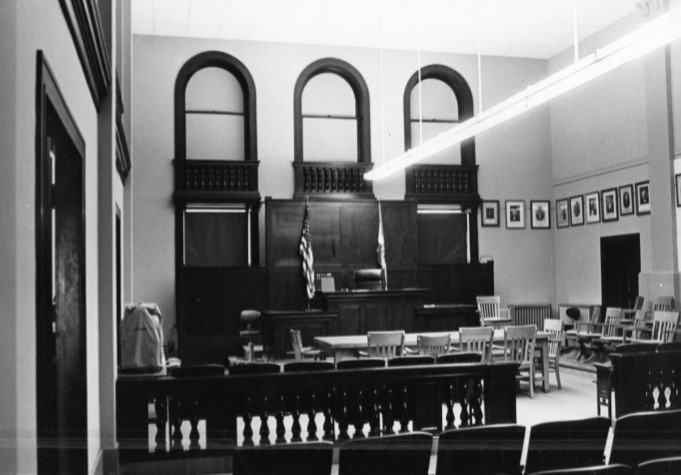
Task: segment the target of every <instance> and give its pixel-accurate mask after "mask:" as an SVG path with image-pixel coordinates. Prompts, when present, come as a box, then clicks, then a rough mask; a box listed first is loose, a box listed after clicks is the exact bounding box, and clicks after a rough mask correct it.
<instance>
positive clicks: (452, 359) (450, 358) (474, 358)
mask: <svg viewBox="0 0 681 475" xmlns="http://www.w3.org/2000/svg"><path fill="white" fill-rule="evenodd" d="M435 362H436V363H437V364H453V363H480V362H482V355H481V354H480V353H478V352H476V351H460V352H458V353H448V354H446V355H440V356H438V357H437V360H436V361H435Z"/></svg>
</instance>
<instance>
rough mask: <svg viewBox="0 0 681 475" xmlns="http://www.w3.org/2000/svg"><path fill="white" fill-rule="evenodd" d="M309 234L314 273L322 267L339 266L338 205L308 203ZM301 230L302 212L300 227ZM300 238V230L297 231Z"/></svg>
mask: <svg viewBox="0 0 681 475" xmlns="http://www.w3.org/2000/svg"><path fill="white" fill-rule="evenodd" d="M309 210H310V234H311V235H312V252H313V254H314V262H315V271H317V272H321V271H318V270H317V268H318V267H321V266H323V265H340V263H341V248H340V247H341V246H340V204H339V203H329V202H325V203H310V207H309ZM299 227H300V228H301V229H302V211H301V218H300V226H299ZM298 235H299V238H300V230H299V233H298Z"/></svg>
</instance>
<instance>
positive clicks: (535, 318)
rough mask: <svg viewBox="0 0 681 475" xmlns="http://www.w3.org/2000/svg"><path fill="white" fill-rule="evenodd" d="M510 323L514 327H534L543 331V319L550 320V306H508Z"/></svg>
mask: <svg viewBox="0 0 681 475" xmlns="http://www.w3.org/2000/svg"><path fill="white" fill-rule="evenodd" d="M509 309H510V311H511V321H512V322H513V324H514V325H536V326H537V330H543V329H544V319H546V318H551V304H548V303H547V304H522V305H510V306H509Z"/></svg>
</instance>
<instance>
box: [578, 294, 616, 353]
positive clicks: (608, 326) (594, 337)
mask: <svg viewBox="0 0 681 475" xmlns="http://www.w3.org/2000/svg"><path fill="white" fill-rule="evenodd" d="M621 321H622V309H621V308H619V307H608V308H607V309H606V310H605V321H604V322H603V323H602V324H600V325H598V326H599V327H600V329H601V331H600V333H596V332H594V333H587V334H583V335H581V336H579V338H580V339H583V340H585V344H587V345H588V347H589V348H590V349H591V350H592V351H593V353H592V355H591V356H590V357H589V358H588V359H587V361H590V362H603V361H605V359H606V353H605V345H606V343H607V341H608V338H612V337H615V336H616V335H617V333H618V332H620V331H621V330H622V327H621V325H620V322H621Z"/></svg>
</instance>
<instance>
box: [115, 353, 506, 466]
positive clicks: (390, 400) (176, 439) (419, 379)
mask: <svg viewBox="0 0 681 475" xmlns="http://www.w3.org/2000/svg"><path fill="white" fill-rule="evenodd" d="M516 371H517V364H515V363H497V364H491V365H485V364H452V365H427V366H412V367H394V368H371V369H363V370H356V369H355V370H328V371H316V372H300V373H276V374H258V375H243V376H241V375H239V376H237V375H232V376H230V375H226V376H212V377H209V376H207V377H200V378H198V377H197V378H190V377H187V378H178V377H170V376H124V377H119V379H118V381H117V388H116V394H117V424H118V427H117V437H118V441H119V444H120V446H121V448H122V449H140V448H141V449H143V450H141V451H138V452H140V453H149V452H157V453H162V454H163V453H167V452H172V451H173V449H177V451H180V450H182V447H183V446H186V445H187V444H186V441H187V440H188V442H189V444H188V445H189V448H190V449H196V450H195V451H199V450H198V448H199V447H205V448H208V449H210V448H215V447H216V446H219V447H222V448H226V449H229V448H230V447H232V448H233V447H235V446H236V443H237V439H240V440H242V441H243V444H244V445H250V444H254V443H259V444H266V443H269V439H270V434H271V433H272V431H274V432H273V435H276V438H275V443H286V442H295V441H299V440H302V439H303V438H305V439H306V440H316V439H317V435H316V434H317V432H318V429H320V432H321V433H322V434H323V435H322V436H321V438H323V439H326V440H339V441H340V440H344V439H348V438H350V437H351V436H352V437H353V438H358V437H363V436H364V434H365V430H366V429H367V426H368V435H371V436H373V435H380V434H390V433H394V432H405V431H408V430H424V429H431V430H441V429H442V428H443V427H444V428H445V429H447V428H452V427H466V426H473V425H482V424H492V423H511V422H515V421H516V405H515V374H516ZM150 403H153V404H154V406H155V412H156V419H155V428H156V431H155V434H150V429H149V423H150V421H149V417H148V408H149V404H150ZM443 408H444V410H443ZM443 413H444V414H445V417H444V421H443ZM303 415H305V416H307V417H302V416H303ZM318 415H321V416H318ZM286 417H290V418H291V419H292V423H291V422H290V421H289V423H288V424H285V423H284V419H285V418H286ZM303 419H306V420H307V423H306V427H304V428H303V427H302V425H301V421H302V420H303ZM320 419H321V420H323V423H321V427H319V428H318V427H317V421H319V420H320ZM187 420H188V421H189V422H190V424H189V425H190V429H189V431H188V433H185V432H187V431H186V430H185V432H183V430H182V422H183V421H187ZM200 420H204V421H205V435H206V440H201V438H200V431H199V430H198V422H199V421H200ZM237 420H238V421H237ZM254 421H255V422H258V423H259V424H258V425H259V430H258V434H257V436H256V435H254V429H253V426H254ZM237 422H239V426H241V427H243V431H242V433H241V434H237ZM185 425H186V424H185ZM287 426H288V427H290V429H288V428H287ZM352 429H354V430H352ZM351 433H352V435H351ZM150 436H151V437H154V438H155V447H151V448H150V447H149V440H150ZM166 439H168V440H170V447H167V446H166ZM152 445H154V444H152ZM199 452H200V451H199Z"/></svg>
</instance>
